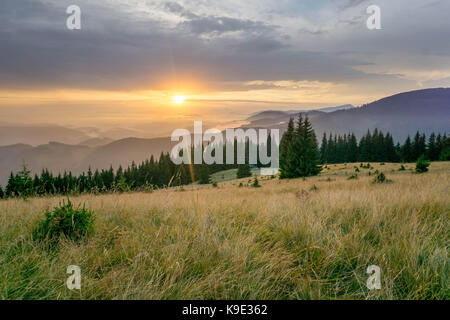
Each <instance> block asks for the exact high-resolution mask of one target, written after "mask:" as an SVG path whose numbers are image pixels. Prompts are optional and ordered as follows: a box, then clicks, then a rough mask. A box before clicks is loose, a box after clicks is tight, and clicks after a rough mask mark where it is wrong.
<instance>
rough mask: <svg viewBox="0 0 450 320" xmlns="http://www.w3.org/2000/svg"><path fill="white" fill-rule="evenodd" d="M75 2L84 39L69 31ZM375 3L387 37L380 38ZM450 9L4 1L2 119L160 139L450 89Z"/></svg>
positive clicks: (339, 1)
mask: <svg viewBox="0 0 450 320" xmlns="http://www.w3.org/2000/svg"><path fill="white" fill-rule="evenodd" d="M72 4H75V5H78V6H79V7H80V8H81V12H82V16H81V30H68V29H67V27H66V20H67V17H68V14H66V9H67V7H68V6H69V5H72ZM371 4H376V5H378V6H379V7H380V8H381V25H382V29H381V30H369V29H368V28H367V27H366V20H367V18H368V17H369V14H367V13H366V9H367V7H368V6H369V5H371ZM449 12H450V1H449V0H440V1H439V0H395V1H392V0H374V1H365V0H246V1H242V0H180V1H172V2H171V1H153V0H148V1H145V0H121V1H119V0H98V1H92V0H1V2H0V46H1V50H0V121H9V122H14V121H15V122H34V123H38V122H47V123H49V122H51V123H61V124H69V125H75V124H76V125H119V124H120V125H131V124H133V125H147V124H153V125H154V126H155V128H156V127H158V126H159V127H161V126H163V127H164V126H165V124H166V123H169V122H173V121H193V120H194V119H195V120H202V119H203V120H205V121H207V120H211V121H213V120H215V121H216V122H221V121H222V122H225V121H228V120H230V119H240V118H242V117H243V116H245V115H247V114H250V113H252V112H255V111H257V110H263V109H280V110H289V109H309V108H317V107H323V106H335V105H340V104H347V103H351V104H354V105H361V104H363V103H367V102H371V101H373V100H376V99H379V98H382V97H384V96H387V95H390V94H394V93H398V92H402V91H410V90H415V89H420V88H429V87H449V86H450V19H449V17H448V14H449ZM174 96H185V97H186V100H185V102H184V103H182V104H176V103H174V101H173V97H174Z"/></svg>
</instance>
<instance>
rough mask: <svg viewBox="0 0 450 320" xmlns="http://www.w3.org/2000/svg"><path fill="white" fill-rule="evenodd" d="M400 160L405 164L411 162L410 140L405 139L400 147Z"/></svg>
mask: <svg viewBox="0 0 450 320" xmlns="http://www.w3.org/2000/svg"><path fill="white" fill-rule="evenodd" d="M402 160H403V161H405V162H412V161H413V153H412V144H411V138H410V137H409V136H408V138H406V141H405V144H404V145H403V147H402Z"/></svg>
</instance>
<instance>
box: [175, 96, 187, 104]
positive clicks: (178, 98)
mask: <svg viewBox="0 0 450 320" xmlns="http://www.w3.org/2000/svg"><path fill="white" fill-rule="evenodd" d="M184 100H186V97H185V96H174V97H173V102H175V103H176V104H182V103H183V102H184Z"/></svg>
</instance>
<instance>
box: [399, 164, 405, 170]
mask: <svg viewBox="0 0 450 320" xmlns="http://www.w3.org/2000/svg"><path fill="white" fill-rule="evenodd" d="M405 170H406V168H405V166H404V165H402V166H401V167H400V169H398V171H405Z"/></svg>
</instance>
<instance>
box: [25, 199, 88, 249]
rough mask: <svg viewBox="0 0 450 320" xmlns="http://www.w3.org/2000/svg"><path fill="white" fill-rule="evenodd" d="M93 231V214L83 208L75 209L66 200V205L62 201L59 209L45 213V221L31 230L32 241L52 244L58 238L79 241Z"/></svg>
mask: <svg viewBox="0 0 450 320" xmlns="http://www.w3.org/2000/svg"><path fill="white" fill-rule="evenodd" d="M93 229H94V213H93V212H92V211H90V210H88V209H86V208H85V207H84V206H83V208H78V209H75V208H74V207H73V204H72V202H70V200H67V204H66V203H65V202H64V201H63V203H62V205H61V203H60V206H59V207H55V208H54V209H53V211H47V212H46V213H45V219H44V220H42V221H41V222H39V224H38V225H37V227H36V228H35V229H34V230H33V239H34V240H38V241H44V240H48V241H50V242H51V243H54V242H57V241H58V240H59V238H60V237H66V238H68V239H71V240H73V241H80V240H81V239H82V238H84V237H85V236H87V235H89V234H90V233H91V232H92V231H93Z"/></svg>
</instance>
